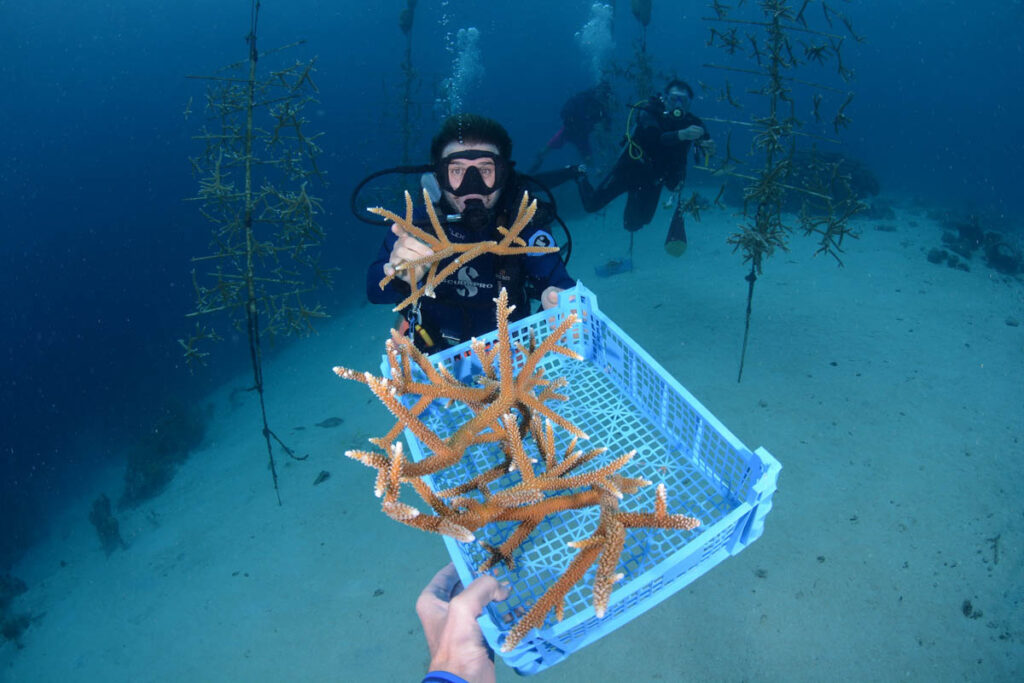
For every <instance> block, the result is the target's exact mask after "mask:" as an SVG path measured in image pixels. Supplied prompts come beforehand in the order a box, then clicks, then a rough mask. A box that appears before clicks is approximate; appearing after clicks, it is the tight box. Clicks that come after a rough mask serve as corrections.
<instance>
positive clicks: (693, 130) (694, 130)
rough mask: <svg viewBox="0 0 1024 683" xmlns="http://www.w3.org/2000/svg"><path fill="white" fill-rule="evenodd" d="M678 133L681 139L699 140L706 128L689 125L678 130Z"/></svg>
mask: <svg viewBox="0 0 1024 683" xmlns="http://www.w3.org/2000/svg"><path fill="white" fill-rule="evenodd" d="M676 135H678V136H679V139H680V140H699V139H700V138H701V136H703V135H704V129H703V128H701V127H700V126H687V127H686V128H683V129H682V130H680V131H677V132H676ZM669 139H671V138H669Z"/></svg>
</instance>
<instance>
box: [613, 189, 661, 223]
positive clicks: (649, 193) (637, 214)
mask: <svg viewBox="0 0 1024 683" xmlns="http://www.w3.org/2000/svg"><path fill="white" fill-rule="evenodd" d="M660 196H661V185H660V184H658V183H657V182H645V183H643V184H642V185H638V186H636V187H634V188H632V189H631V190H630V191H629V194H628V195H627V196H626V210H625V212H624V213H623V215H622V227H624V228H625V229H626V230H628V231H629V232H636V231H637V230H639V229H640V228H642V227H644V226H645V225H647V224H648V223H650V222H651V219H652V218H654V212H655V211H657V209H658V197H660Z"/></svg>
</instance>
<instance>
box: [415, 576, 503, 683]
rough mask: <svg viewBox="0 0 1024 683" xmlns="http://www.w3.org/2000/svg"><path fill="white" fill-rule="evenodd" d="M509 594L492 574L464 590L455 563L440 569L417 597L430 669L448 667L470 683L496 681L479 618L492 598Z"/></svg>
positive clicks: (480, 578) (417, 609) (417, 607)
mask: <svg viewBox="0 0 1024 683" xmlns="http://www.w3.org/2000/svg"><path fill="white" fill-rule="evenodd" d="M507 597H508V589H507V588H505V587H504V586H502V585H501V584H499V583H498V580H497V579H495V578H494V577H493V576H491V575H490V574H482V575H481V576H478V577H477V578H476V579H474V581H473V583H471V584H469V587H468V588H466V589H465V590H463V589H462V583H461V582H460V581H459V575H458V573H456V571H455V565H453V564H451V563H449V564H448V566H446V567H445V568H444V569H442V570H441V571H439V572H438V573H437V574H436V575H435V576H434V578H433V579H431V580H430V583H428V584H427V586H426V588H424V589H423V592H422V593H420V597H419V598H417V600H416V616H418V617H419V618H420V623H421V624H423V635H424V636H426V638H427V647H428V648H429V649H430V670H431V671H447V672H449V673H453V674H455V675H456V676H462V677H463V678H465V679H466V680H467V681H469V682H470V683H490V682H491V681H494V680H495V674H494V661H493V660H492V659H491V655H490V653H489V652H488V650H487V646H486V644H485V643H484V636H483V633H482V632H481V631H480V625H479V624H478V623H477V622H476V618H477V617H478V616H480V613H481V612H483V610H484V607H485V606H486V605H487V604H488V603H489V602H491V601H493V600H504V599H505V598H507Z"/></svg>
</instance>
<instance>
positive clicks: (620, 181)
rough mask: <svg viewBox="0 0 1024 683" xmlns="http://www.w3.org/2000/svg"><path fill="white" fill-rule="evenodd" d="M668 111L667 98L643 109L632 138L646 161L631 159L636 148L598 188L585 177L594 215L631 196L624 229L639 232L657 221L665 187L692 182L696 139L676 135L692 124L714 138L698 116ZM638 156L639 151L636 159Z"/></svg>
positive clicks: (586, 204)
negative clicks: (689, 167) (689, 170)
mask: <svg viewBox="0 0 1024 683" xmlns="http://www.w3.org/2000/svg"><path fill="white" fill-rule="evenodd" d="M663 107H664V105H663V104H662V102H661V100H660V99H659V98H656V97H655V98H651V99H650V100H648V101H647V102H646V103H645V104H644V105H641V106H640V107H638V111H637V113H636V116H637V121H636V125H635V126H634V128H633V135H632V139H633V142H634V143H635V145H636V146H638V147H639V150H640V152H641V153H640V155H639V157H640V158H638V159H634V158H633V156H631V155H630V149H631V148H630V147H629V146H627V147H626V148H625V149H623V150H622V154H621V155H620V156H619V158H618V160H617V161H616V162H615V165H614V166H613V167H612V169H611V171H609V173H608V175H607V176H606V177H605V179H604V180H602V181H601V183H600V184H599V185H598V186H597V187H596V188H594V187H593V186H591V184H590V182H589V181H587V179H586V178H581V179H580V181H579V188H580V199H581V200H582V201H583V208H584V210H586V211H587V212H588V213H593V212H595V211H600V210H601V209H602V208H604V207H605V206H607V205H608V203H609V202H611V201H612V200H613V199H615V198H616V197H618V196H619V195H620V194H622V193H623V192H626V193H627V197H626V210H625V212H624V214H623V218H622V222H623V227H624V228H626V230H628V231H630V232H635V231H637V230H639V229H640V228H642V227H643V226H645V225H647V224H648V223H650V222H651V219H652V218H654V212H655V211H656V210H657V208H658V198H659V197H660V195H661V188H662V187H667V188H670V189H674V188H676V187H679V186H680V184H681V183H682V182H683V180H685V179H686V158H687V156H688V155H689V153H690V149H691V148H692V146H693V141H692V140H680V139H679V136H678V135H677V134H676V132H677V131H680V130H682V129H684V128H688V127H690V126H700V127H701V128H703V129H704V135H703V136H701V138H700V140H701V141H703V140H710V139H711V136H710V135H709V134H708V129H707V127H706V126H705V125H704V122H703V121H701V120H700V119H699V118H698V117H697V116H694V115H693V114H691V113H689V112H687V113H686V114H683V115H682V116H680V117H678V118H677V117H674V116H672V115H671V114H666V113H664V112H663ZM636 152H637V150H636V149H635V147H634V148H633V153H634V155H635V154H636Z"/></svg>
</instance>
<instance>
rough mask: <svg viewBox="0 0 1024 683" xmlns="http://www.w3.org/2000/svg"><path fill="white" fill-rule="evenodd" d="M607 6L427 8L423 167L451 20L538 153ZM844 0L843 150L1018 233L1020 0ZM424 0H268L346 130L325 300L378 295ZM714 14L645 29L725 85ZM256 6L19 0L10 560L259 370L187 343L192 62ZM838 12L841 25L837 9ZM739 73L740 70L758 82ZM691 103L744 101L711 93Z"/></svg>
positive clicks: (683, 8)
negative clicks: (188, 361) (363, 219)
mask: <svg viewBox="0 0 1024 683" xmlns="http://www.w3.org/2000/svg"><path fill="white" fill-rule="evenodd" d="M590 4H591V3H590V2H589V1H586V0H584V1H572V2H569V1H566V2H558V3H553V2H551V1H550V0H517V1H516V2H509V3H485V2H479V1H471V0H447V1H445V2H437V1H427V0H423V1H421V2H420V3H419V7H418V10H417V15H416V22H415V26H414V31H413V37H414V40H413V60H414V64H415V66H416V69H417V80H416V89H415V91H414V100H415V102H414V115H415V119H414V121H415V127H414V130H413V150H414V154H413V157H414V158H413V159H412V161H414V162H419V161H425V157H426V148H427V145H428V142H429V137H430V135H431V133H432V130H433V128H434V127H435V126H436V125H437V122H438V117H437V114H436V111H435V107H434V99H435V89H436V87H437V84H438V83H439V82H440V81H441V80H442V79H444V78H446V77H448V76H450V75H451V64H452V60H453V57H454V55H453V53H452V51H451V50H450V49H446V46H450V45H451V40H450V38H449V39H448V40H447V41H446V35H449V34H451V33H452V32H453V31H456V30H457V29H458V28H462V27H468V26H474V27H477V28H478V30H479V32H480V41H479V49H480V59H481V63H482V66H483V68H484V70H485V76H484V78H483V81H482V82H481V83H479V84H477V85H475V86H474V87H473V88H472V89H470V90H468V91H467V92H466V93H465V99H464V102H463V103H462V105H463V109H464V110H467V111H478V112H481V113H485V114H488V115H491V116H494V117H496V118H499V119H500V120H501V121H503V122H504V123H505V124H506V126H507V127H508V128H509V130H510V132H511V134H512V136H513V139H514V140H515V149H514V156H515V157H516V158H517V159H519V160H521V163H522V164H523V165H526V164H527V163H528V161H529V160H530V159H531V158H532V155H533V154H534V153H535V151H536V150H537V149H539V148H540V147H541V146H542V145H543V143H544V142H545V141H546V140H547V139H548V137H550V135H551V134H552V133H553V132H554V130H555V129H556V128H557V125H558V117H557V113H558V111H559V109H560V107H561V104H562V101H563V100H564V98H565V96H566V94H567V93H570V92H573V91H575V90H578V89H581V88H582V87H585V86H588V85H590V84H591V75H590V69H589V65H588V61H587V57H586V55H584V53H583V52H581V50H580V49H579V47H578V46H577V44H576V43H575V42H574V40H573V33H574V32H576V31H577V30H579V28H580V27H581V26H582V25H583V24H584V22H585V21H586V19H587V17H588V12H589V7H590ZM748 4H750V3H748ZM815 4H816V3H815ZM837 5H838V6H840V7H841V9H842V10H843V11H845V12H847V13H848V14H849V15H850V16H851V17H852V18H853V20H854V23H855V27H856V30H857V32H858V33H859V34H861V35H864V36H866V37H867V41H866V42H864V43H860V44H857V43H854V42H853V41H852V40H850V39H849V38H848V39H847V40H846V41H845V44H844V61H845V63H846V65H847V66H848V67H850V68H852V69H854V70H855V72H856V77H855V80H853V81H852V82H850V83H848V84H844V83H842V82H840V81H839V80H838V79H837V78H836V77H835V74H834V72H833V71H832V70H830V69H822V70H820V71H819V72H818V73H816V74H815V78H816V80H818V79H821V80H826V81H827V82H829V83H831V84H832V85H833V86H835V87H837V88H839V89H840V91H841V93H840V94H838V95H835V96H834V97H839V98H840V100H841V99H842V97H843V94H842V93H845V91H847V90H851V91H854V92H856V98H855V99H854V101H853V103H852V105H851V106H850V108H849V110H848V114H849V115H850V116H851V117H852V119H853V122H852V124H851V125H850V126H849V128H847V129H846V130H844V131H843V132H842V143H841V144H840V145H838V146H833V147H832V148H833V149H837V150H838V151H842V152H844V153H847V154H849V155H851V156H853V157H856V158H858V159H860V160H862V161H863V162H865V163H866V164H867V165H868V166H869V167H870V168H871V169H872V170H873V171H874V172H875V173H876V174H877V176H878V177H879V179H880V182H881V185H882V188H883V191H884V192H885V193H889V194H893V195H903V196H910V197H913V198H915V199H916V200H918V201H920V202H921V203H923V204H930V205H934V206H935V207H936V208H939V209H943V210H950V211H966V210H971V209H972V207H973V209H977V210H983V211H984V212H985V213H986V214H987V215H990V216H993V217H994V220H995V219H998V220H999V221H1001V227H1003V229H1014V228H1013V226H1014V225H1016V226H1019V225H1021V224H1022V221H1021V214H1022V211H1024V205H1022V200H1021V193H1020V178H1021V177H1022V176H1024V160H1022V153H1021V152H1022V140H1024V130H1022V123H1021V116H1020V111H1021V109H1022V108H1024V82H1022V81H1021V79H1020V78H1019V75H1020V74H1021V73H1024V53H1022V49H1021V42H1020V39H1019V36H1018V31H1019V29H1020V27H1021V25H1024V9H1022V5H1021V3H1020V2H1007V1H1005V0H1000V1H996V0H985V1H983V2H948V1H946V2H934V1H933V2H924V1H923V0H911V1H907V2H900V3H884V5H883V4H882V3H852V4H847V3H837ZM403 6H404V3H403V2H399V1H398V0H390V1H389V2H384V3H346V2H312V1H310V0H293V1H292V2H288V3H283V2H264V3H263V7H262V11H261V15H260V31H259V41H260V42H259V45H260V47H261V48H263V49H269V48H271V47H274V46H278V45H281V44H285V43H290V42H292V41H294V40H296V39H299V38H302V39H305V40H306V43H305V44H304V45H302V46H300V47H298V48H296V49H295V50H294V51H293V53H292V54H293V55H294V57H290V58H301V59H308V58H311V57H314V56H315V57H317V58H318V61H317V69H318V71H317V73H316V79H317V83H318V86H319V88H320V95H319V100H320V101H319V103H318V104H316V105H314V106H312V107H310V109H309V111H308V118H309V119H310V122H309V126H310V127H311V128H313V129H319V130H322V131H324V132H325V134H326V135H325V137H324V138H323V144H322V146H323V148H324V156H323V158H322V160H321V165H322V168H323V169H324V170H325V171H326V172H327V175H328V177H329V185H327V186H326V187H318V188H315V189H314V192H317V193H318V194H319V195H321V196H322V197H323V199H324V209H325V213H324V215H323V216H321V218H322V225H323V226H324V227H325V229H326V231H327V239H326V244H325V253H324V255H325V259H324V260H325V263H326V265H329V266H333V267H337V268H338V269H339V273H338V276H337V283H336V287H335V288H334V289H333V290H332V291H325V292H324V293H323V296H322V298H321V301H322V302H323V303H324V304H325V306H326V307H327V308H328V310H331V309H333V310H340V309H341V308H343V307H351V306H359V305H361V304H362V301H363V294H362V279H363V273H364V268H365V263H366V261H367V260H368V259H369V258H370V257H371V255H372V254H373V252H374V249H375V247H376V244H377V243H378V241H379V239H380V232H379V231H375V230H374V229H373V228H372V227H370V226H366V225H364V224H361V223H358V222H356V221H354V220H353V219H352V217H351V215H350V213H349V211H348V195H349V192H350V190H351V188H352V187H353V185H354V184H355V183H356V182H358V180H359V179H360V178H362V177H363V176H364V175H365V174H367V173H369V172H371V171H373V170H376V169H379V168H382V167H388V166H392V165H395V164H397V163H400V162H401V160H402V159H401V155H402V150H401V136H400V131H399V121H400V94H401V86H402V78H403V76H402V73H401V71H400V68H399V64H400V61H401V58H402V54H403V50H404V41H403V39H402V37H401V35H400V33H399V31H398V28H397V23H396V22H397V19H396V17H397V15H398V12H399V10H400V9H401V7H403ZM707 14H709V11H708V10H707V9H706V8H705V7H704V6H703V3H682V2H679V3H668V2H665V1H661V2H659V1H658V0H655V2H654V22H653V23H652V25H651V27H650V28H649V30H648V32H647V46H648V50H649V51H650V52H651V54H652V55H653V58H654V65H655V67H656V69H657V70H658V71H659V72H661V73H666V74H667V73H677V74H678V75H680V76H682V77H684V78H686V79H688V80H690V81H691V82H696V81H698V80H700V81H704V82H706V83H709V84H712V85H717V86H718V87H720V86H721V85H722V83H723V81H724V79H725V78H726V76H725V75H724V74H723V72H721V71H717V70H714V69H710V68H707V67H702V66H701V65H702V64H704V63H707V62H718V63H722V62H723V60H724V57H723V55H722V53H721V51H720V50H719V49H717V48H710V47H708V46H707V45H706V39H707V34H708V25H707V23H706V22H703V21H702V20H701V17H702V16H705V15H707ZM248 24H249V6H248V4H247V3H244V2H235V3H210V2H198V1H196V0H192V1H185V2H180V1H176V2H170V1H166V0H164V1H161V2H157V1H152V2H126V1H124V0H113V1H110V2H104V3H66V2H53V1H52V0H41V1H39V2H33V3H13V2H0V92H2V93H3V106H2V107H0V186H2V188H3V191H2V201H0V229H2V230H3V237H4V249H3V251H2V252H0V253H2V256H0V258H2V260H3V261H2V264H0V283H2V285H0V286H2V289H0V296H2V301H3V303H4V306H5V311H4V315H3V318H2V320H3V325H4V329H3V339H4V342H5V347H6V350H5V353H4V354H3V356H2V358H0V362H2V363H3V372H2V375H0V376H2V381H3V383H2V394H0V414H2V415H3V422H2V425H3V428H2V436H0V439H2V443H0V452H2V457H3V463H2V464H3V473H4V476H3V477H2V480H0V520H2V524H3V534H2V539H0V569H3V568H4V567H5V566H7V565H8V564H9V562H10V561H11V560H12V559H13V558H14V557H16V556H17V553H18V552H20V551H21V550H22V549H24V547H26V545H28V544H30V543H31V542H32V541H33V540H34V539H36V538H38V537H39V535H40V534H42V533H44V532H45V530H46V518H47V514H48V510H50V509H52V508H54V507H57V506H59V505H60V501H61V500H62V499H63V498H65V497H66V496H67V495H68V494H69V493H70V492H73V491H75V490H76V489H75V482H76V481H79V480H80V478H81V476H82V475H83V474H87V473H88V472H91V471H92V470H94V469H95V468H98V467H102V466H106V465H108V464H110V462H112V460H113V459H115V458H117V457H118V456H119V453H120V449H121V448H122V446H123V444H124V443H125V441H126V440H129V439H131V438H134V435H136V434H138V433H140V432H141V431H143V430H145V429H146V428H147V427H148V426H149V425H151V424H152V422H153V419H154V416H155V415H156V414H157V412H158V410H159V407H160V406H161V405H162V404H163V403H164V402H166V401H167V400H169V399H172V398H178V399H183V400H189V399H190V398H194V397H197V396H200V395H202V393H203V392H204V391H206V390H208V389H209V388H210V387H211V386H213V385H214V384H215V383H217V382H219V381H222V380H223V379H224V378H225V377H228V376H231V375H234V374H237V373H238V372H240V371H244V370H245V367H246V366H245V363H246V360H247V359H246V355H245V354H246V350H245V346H244V340H242V339H240V338H234V339H230V338H229V340H228V341H227V342H225V343H223V344H221V345H220V346H219V347H218V348H217V349H215V350H214V352H215V355H214V357H213V361H214V363H213V364H212V367H211V368H210V369H207V370H204V371H199V372H197V373H194V374H193V373H190V372H189V371H188V369H187V368H186V367H185V366H184V364H183V362H182V357H181V353H180V348H179V346H178V344H177V341H176V340H177V339H178V338H179V337H181V336H183V335H184V334H186V332H187V330H188V325H187V324H186V321H185V319H184V315H185V313H187V312H188V311H189V310H191V307H192V305H193V301H192V297H191V287H190V279H189V273H190V270H191V267H192V266H191V263H190V261H189V259H190V257H191V256H193V255H200V254H203V253H206V251H207V248H208V236H209V233H208V226H207V225H206V224H204V222H203V221H202V219H201V218H200V217H199V216H198V214H197V212H196V207H195V205H194V204H190V203H188V202H185V201H183V199H184V198H186V197H188V196H190V195H192V194H193V193H194V192H195V190H196V183H195V180H194V179H193V178H192V176H191V174H190V165H189V161H188V157H189V155H190V154H195V153H197V152H198V150H199V146H198V143H196V142H194V141H193V140H192V139H191V136H192V135H195V134H196V133H197V132H198V128H199V125H200V121H201V118H202V117H201V103H202V99H203V85H202V84H201V83H199V82H197V81H193V80H188V79H186V78H185V76H186V75H188V74H208V73H212V72H213V71H214V70H215V69H216V68H218V67H219V66H221V65H224V64H227V63H230V62H234V61H238V60H241V59H244V58H245V56H246V45H245V43H244V40H243V39H244V36H245V34H246V32H247V31H248ZM834 30H835V32H836V33H844V31H843V30H842V27H841V26H840V25H839V24H838V22H836V26H835V27H834ZM527 36H528V38H526V37H527ZM613 36H614V39H615V50H614V58H615V60H616V61H617V63H619V64H624V63H625V62H627V61H628V60H629V58H630V56H631V54H632V51H633V50H634V44H635V40H636V39H637V38H638V36H639V31H638V30H637V25H636V22H635V21H634V19H633V18H632V16H630V13H629V3H625V2H622V3H619V7H618V10H617V13H616V16H615V23H614V27H613ZM728 78H729V79H730V80H731V81H732V82H733V84H734V88H739V89H742V88H743V87H748V86H749V85H750V83H749V82H748V83H746V84H745V85H743V84H744V82H743V76H737V75H730V76H728ZM659 82H660V81H659ZM617 88H618V90H619V93H620V97H621V98H622V99H623V100H625V99H628V98H629V97H631V96H632V95H631V93H630V91H629V86H628V84H627V83H625V82H623V81H622V80H619V81H617ZM747 101H750V100H749V98H748V99H747ZM189 102H191V103H192V106H191V109H192V111H193V113H192V114H191V115H190V116H188V117H186V116H185V115H184V113H183V112H184V111H185V109H186V106H187V105H188V104H189ZM694 109H695V112H696V113H697V114H699V115H701V116H707V117H712V116H713V117H720V118H734V119H735V118H742V117H744V116H746V115H747V114H746V113H745V112H741V113H739V114H737V112H736V110H733V109H731V108H729V107H727V106H726V105H724V104H723V103H721V102H719V101H717V100H716V98H715V97H714V96H713V95H706V96H704V97H702V98H701V99H699V100H698V102H697V103H696V104H695V107H694ZM798 113H799V112H798ZM804 113H806V112H804ZM719 130H721V129H719ZM825 132H827V131H825ZM577 239H585V237H584V236H577ZM83 443H90V444H93V446H94V447H92V448H89V449H86V448H83V447H82V444H83Z"/></svg>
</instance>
